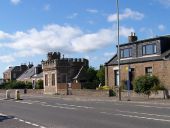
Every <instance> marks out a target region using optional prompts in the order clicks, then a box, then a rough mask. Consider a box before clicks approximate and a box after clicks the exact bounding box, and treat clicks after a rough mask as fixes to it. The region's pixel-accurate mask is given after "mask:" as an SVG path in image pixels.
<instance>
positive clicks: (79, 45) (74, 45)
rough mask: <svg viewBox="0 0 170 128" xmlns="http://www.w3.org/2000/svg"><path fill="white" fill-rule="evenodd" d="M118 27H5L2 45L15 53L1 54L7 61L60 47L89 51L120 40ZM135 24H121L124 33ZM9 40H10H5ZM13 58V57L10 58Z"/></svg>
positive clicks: (55, 49) (123, 34)
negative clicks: (8, 30) (10, 30)
mask: <svg viewBox="0 0 170 128" xmlns="http://www.w3.org/2000/svg"><path fill="white" fill-rule="evenodd" d="M115 30H116V29H114V28H108V29H101V30H99V31H97V32H93V33H87V32H84V31H82V30H81V29H80V28H78V27H72V26H68V25H67V26H61V25H57V24H51V25H46V26H44V27H43V28H42V29H41V30H37V29H36V28H32V29H30V30H27V31H25V32H23V31H17V32H15V33H13V34H10V33H5V32H3V31H1V33H3V34H0V35H4V33H5V35H7V36H1V40H3V43H2V42H1V40H0V48H8V50H12V51H14V52H13V53H11V56H10V55H8V56H1V59H4V60H6V62H10V61H13V60H14V58H17V57H28V56H34V55H40V54H44V53H47V52H48V51H60V52H66V53H76V52H89V51H95V50H97V49H101V48H103V47H105V46H108V45H110V44H112V43H114V42H115V41H116V31H115ZM131 32H134V29H133V28H126V27H120V36H121V37H127V36H128V35H129V34H130V33H131ZM4 41H6V42H4ZM8 60H9V61H8Z"/></svg>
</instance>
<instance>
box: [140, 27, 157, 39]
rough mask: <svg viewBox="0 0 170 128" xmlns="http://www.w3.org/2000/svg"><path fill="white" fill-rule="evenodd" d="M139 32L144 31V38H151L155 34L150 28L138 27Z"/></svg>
mask: <svg viewBox="0 0 170 128" xmlns="http://www.w3.org/2000/svg"><path fill="white" fill-rule="evenodd" d="M140 32H142V33H144V34H145V36H146V38H152V37H154V36H156V35H154V32H153V30H152V29H151V28H145V27H143V28H141V29H140Z"/></svg>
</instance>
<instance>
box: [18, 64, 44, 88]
mask: <svg viewBox="0 0 170 128" xmlns="http://www.w3.org/2000/svg"><path fill="white" fill-rule="evenodd" d="M38 80H43V73H42V65H41V64H38V65H37V66H34V65H33V64H32V65H30V66H28V69H27V70H26V71H25V72H24V73H23V74H21V75H20V76H19V77H18V78H17V81H24V82H32V85H33V88H35V84H36V82H37V81H38Z"/></svg>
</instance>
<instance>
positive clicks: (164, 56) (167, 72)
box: [105, 33, 170, 89]
mask: <svg viewBox="0 0 170 128" xmlns="http://www.w3.org/2000/svg"><path fill="white" fill-rule="evenodd" d="M118 69H119V68H118V56H117V54H116V55H114V56H113V57H112V58H111V59H110V60H109V61H108V62H107V63H105V82H106V83H105V84H106V85H109V86H112V87H118V85H119V82H118V81H119V72H118ZM146 74H148V75H155V76H157V77H159V79H160V81H161V82H162V83H163V84H164V86H165V87H166V88H167V89H170V35H167V36H159V37H155V38H149V39H144V40H137V36H136V35H135V34H134V33H132V35H131V36H129V42H128V43H126V44H121V45H120V78H121V79H120V81H121V82H122V81H125V80H127V79H129V80H130V83H131V88H133V86H132V81H133V80H134V79H135V78H136V77H138V76H141V75H146ZM128 76H129V78H128Z"/></svg>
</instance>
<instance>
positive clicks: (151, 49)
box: [142, 44, 157, 55]
mask: <svg viewBox="0 0 170 128" xmlns="http://www.w3.org/2000/svg"><path fill="white" fill-rule="evenodd" d="M156 52H157V50H156V44H149V45H144V46H143V47H142V53H143V55H151V54H155V53H156Z"/></svg>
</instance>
